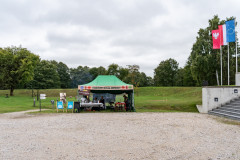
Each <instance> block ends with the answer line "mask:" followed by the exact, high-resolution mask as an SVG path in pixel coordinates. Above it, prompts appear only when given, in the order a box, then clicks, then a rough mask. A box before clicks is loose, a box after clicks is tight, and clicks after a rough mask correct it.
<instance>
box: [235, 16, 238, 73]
mask: <svg viewBox="0 0 240 160" xmlns="http://www.w3.org/2000/svg"><path fill="white" fill-rule="evenodd" d="M234 24H235V43H236V74H237V73H238V61H237V34H236V26H237V25H236V19H235V18H234Z"/></svg>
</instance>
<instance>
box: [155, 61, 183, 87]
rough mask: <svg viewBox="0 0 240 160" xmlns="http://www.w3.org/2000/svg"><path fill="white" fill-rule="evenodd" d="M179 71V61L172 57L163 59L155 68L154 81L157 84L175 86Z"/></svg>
mask: <svg viewBox="0 0 240 160" xmlns="http://www.w3.org/2000/svg"><path fill="white" fill-rule="evenodd" d="M177 71H178V63H177V61H176V60H174V59H172V58H170V59H168V60H165V61H161V62H160V64H159V65H158V67H157V68H155V69H154V83H155V85H156V86H174V85H175V81H176V76H177Z"/></svg>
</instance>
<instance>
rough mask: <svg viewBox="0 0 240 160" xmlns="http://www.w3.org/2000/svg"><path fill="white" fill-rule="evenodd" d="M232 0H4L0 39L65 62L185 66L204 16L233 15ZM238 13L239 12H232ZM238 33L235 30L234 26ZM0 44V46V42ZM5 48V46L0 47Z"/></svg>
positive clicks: (0, 11) (149, 67)
mask: <svg viewBox="0 0 240 160" xmlns="http://www.w3.org/2000/svg"><path fill="white" fill-rule="evenodd" d="M239 3H240V2H238V1H236V0H229V1H227V2H226V1H225V0H218V1H217V0H202V1H192V0H172V1H165V0H128V1H122V0H101V1H98V0H68V1H65V0H51V1H49V0H39V1H30V0H9V1H2V2H1V5H0V21H1V23H0V28H1V30H0V35H1V39H0V44H1V45H16V46H18V45H20V44H22V45H23V47H26V48H28V49H29V50H31V51H32V52H33V53H36V54H38V55H40V57H42V59H50V60H51V59H56V60H57V61H62V62H64V63H66V64H67V65H68V66H69V67H77V66H79V65H88V66H104V67H107V66H108V65H109V64H111V63H117V64H119V65H121V66H123V67H126V65H128V64H138V65H140V68H141V71H144V72H146V74H147V75H151V76H152V75H153V69H154V68H156V67H157V65H158V64H159V63H160V61H162V60H165V59H168V58H174V59H176V60H177V61H178V62H179V65H180V66H184V64H185V62H186V60H187V57H188V56H189V54H190V51H191V47H192V44H193V43H194V41H195V39H196V35H197V31H198V30H199V29H200V28H205V27H206V26H207V25H208V19H210V18H212V17H213V15H215V14H219V16H220V18H221V19H224V18H225V17H230V16H238V15H239V14H240V11H239V9H238V7H239ZM237 18H239V17H237ZM237 29H238V32H239V28H237ZM0 47H1V46H0ZM2 47H6V46H2Z"/></svg>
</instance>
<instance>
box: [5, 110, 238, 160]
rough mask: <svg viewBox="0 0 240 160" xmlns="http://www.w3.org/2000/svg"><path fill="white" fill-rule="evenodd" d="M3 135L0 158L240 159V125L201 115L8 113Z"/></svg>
mask: <svg viewBox="0 0 240 160" xmlns="http://www.w3.org/2000/svg"><path fill="white" fill-rule="evenodd" d="M0 135H1V136H0V159H24V160H25V159H31V160H32V159H71V160H72V159H151V160H152V159H169V160H175V159H184V160H185V159H189V160H194V159H196V160H198V159H209V160H210V159H212V160H215V159H224V160H225V159H231V160H234V159H236V160H239V159H240V126H239V125H229V124H224V123H221V122H219V121H218V120H216V118H214V117H213V116H210V115H205V114H197V113H81V114H36V115H32V114H31V115H29V114H27V115H26V114H24V113H23V112H21V113H20V112H18V113H8V114H0Z"/></svg>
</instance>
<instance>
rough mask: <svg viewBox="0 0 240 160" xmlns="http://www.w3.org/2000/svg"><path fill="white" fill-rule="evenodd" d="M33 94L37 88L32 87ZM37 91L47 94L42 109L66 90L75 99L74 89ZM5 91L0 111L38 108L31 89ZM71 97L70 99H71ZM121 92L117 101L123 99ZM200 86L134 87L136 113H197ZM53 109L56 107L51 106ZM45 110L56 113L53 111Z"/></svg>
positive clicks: (2, 94)
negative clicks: (10, 92) (10, 94)
mask: <svg viewBox="0 0 240 160" xmlns="http://www.w3.org/2000/svg"><path fill="white" fill-rule="evenodd" d="M34 93H35V94H36V93H37V91H36V90H34ZM39 93H44V94H46V95H47V99H45V100H41V106H42V108H43V109H44V108H45V109H52V105H51V102H50V101H51V100H55V101H57V100H59V93H66V94H67V100H68V101H70V100H76V95H77V89H46V90H39ZM5 94H9V91H8V90H0V113H6V112H14V111H24V110H29V109H38V108H39V102H38V101H36V107H33V98H35V99H36V97H33V98H32V90H27V89H19V90H15V91H14V96H11V97H9V98H5ZM70 97H72V98H70ZM122 100H123V98H122V95H118V96H117V100H116V101H122ZM201 101H202V89H201V88H200V87H140V88H138V90H137V91H136V90H135V108H136V111H137V112H197V108H196V104H201V103H202V102H201ZM54 108H55V106H54ZM45 112H49V113H51V112H56V111H55V110H51V111H45Z"/></svg>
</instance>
